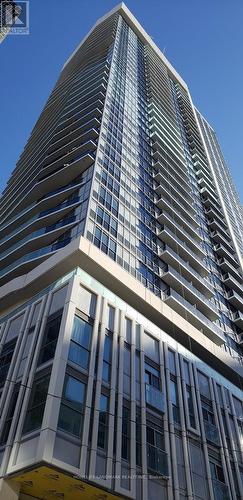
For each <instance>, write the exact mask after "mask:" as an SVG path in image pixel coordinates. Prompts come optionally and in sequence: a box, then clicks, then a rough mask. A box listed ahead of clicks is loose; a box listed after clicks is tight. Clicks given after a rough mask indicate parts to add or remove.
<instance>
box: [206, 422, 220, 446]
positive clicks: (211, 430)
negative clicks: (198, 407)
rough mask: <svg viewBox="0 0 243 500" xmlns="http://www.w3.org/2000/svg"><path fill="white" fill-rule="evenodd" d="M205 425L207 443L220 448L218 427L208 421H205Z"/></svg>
mask: <svg viewBox="0 0 243 500" xmlns="http://www.w3.org/2000/svg"><path fill="white" fill-rule="evenodd" d="M203 424H204V430H205V436H206V439H207V441H209V442H210V443H213V444H215V445H216V446H220V437H219V430H218V428H217V427H216V425H214V424H212V423H211V422H209V421H208V420H204V421H203Z"/></svg>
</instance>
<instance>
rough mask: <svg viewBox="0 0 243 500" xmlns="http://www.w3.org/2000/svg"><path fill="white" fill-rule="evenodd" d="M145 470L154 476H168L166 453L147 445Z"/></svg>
mask: <svg viewBox="0 0 243 500" xmlns="http://www.w3.org/2000/svg"><path fill="white" fill-rule="evenodd" d="M147 468H148V470H150V471H151V472H152V473H155V475H158V476H162V477H168V476H169V468H168V455H167V453H166V452H165V451H163V450H160V449H159V448H155V446H152V445H151V444H149V443H147Z"/></svg>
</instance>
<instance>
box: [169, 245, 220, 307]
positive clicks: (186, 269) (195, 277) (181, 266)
mask: <svg viewBox="0 0 243 500" xmlns="http://www.w3.org/2000/svg"><path fill="white" fill-rule="evenodd" d="M160 257H161V259H162V260H163V262H165V263H166V264H169V265H171V266H172V267H174V269H176V271H178V272H180V273H181V274H182V275H183V277H184V278H186V280H187V281H189V282H192V284H193V286H194V287H195V288H197V289H198V290H199V291H200V292H201V293H203V294H204V295H205V297H207V298H210V297H213V296H214V289H213V287H212V286H211V285H210V283H209V282H208V281H207V280H206V279H205V278H203V277H202V276H201V275H200V274H199V273H198V272H197V271H196V270H195V269H194V268H193V267H191V266H190V264H189V262H186V261H185V260H183V259H182V258H181V257H180V256H179V255H178V253H176V252H174V250H172V248H170V247H169V246H168V245H164V247H163V249H162V250H161V253H160Z"/></svg>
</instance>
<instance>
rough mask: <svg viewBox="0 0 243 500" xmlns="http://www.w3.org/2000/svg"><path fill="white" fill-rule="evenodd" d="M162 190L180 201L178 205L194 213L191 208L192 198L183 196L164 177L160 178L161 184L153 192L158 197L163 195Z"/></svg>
mask: <svg viewBox="0 0 243 500" xmlns="http://www.w3.org/2000/svg"><path fill="white" fill-rule="evenodd" d="M164 189H166V191H167V192H168V193H170V194H171V195H172V196H173V197H174V198H175V199H177V200H178V201H180V203H181V204H182V205H183V206H184V207H185V209H186V210H188V211H189V212H191V211H193V212H194V213H195V209H194V207H193V198H192V197H191V196H189V195H187V196H185V195H184V194H183V193H182V192H181V191H179V190H178V189H177V188H175V186H174V185H173V184H172V183H171V182H170V181H169V180H168V179H166V178H165V177H163V176H162V180H161V184H159V185H158V186H156V188H155V191H156V193H157V194H158V195H162V196H163V194H164Z"/></svg>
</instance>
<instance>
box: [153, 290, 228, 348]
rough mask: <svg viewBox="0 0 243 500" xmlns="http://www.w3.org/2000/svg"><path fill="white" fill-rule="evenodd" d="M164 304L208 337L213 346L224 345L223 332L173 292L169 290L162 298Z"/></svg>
mask: <svg viewBox="0 0 243 500" xmlns="http://www.w3.org/2000/svg"><path fill="white" fill-rule="evenodd" d="M163 300H164V302H165V303H166V304H168V305H169V306H170V307H171V308H172V309H174V311H176V312H177V313H178V314H180V316H182V317H183V318H184V319H186V320H187V321H189V322H190V323H191V324H192V325H193V326H195V328H198V330H200V331H202V332H203V333H204V334H205V335H206V336H207V337H209V338H210V339H211V340H212V341H213V342H214V343H215V344H217V345H222V344H224V337H223V332H222V331H221V329H220V328H219V327H218V326H217V325H216V324H215V323H213V322H212V321H210V320H209V319H207V318H206V316H204V314H202V313H201V312H200V311H199V310H198V309H197V308H196V307H194V306H192V304H190V302H188V301H187V300H185V299H184V298H183V297H182V296H181V295H179V294H178V293H177V292H176V291H175V290H173V289H172V288H169V289H168V290H167V291H166V292H165V294H164V298H163Z"/></svg>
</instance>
